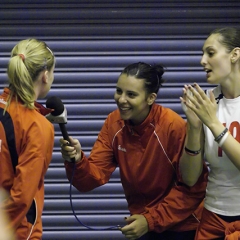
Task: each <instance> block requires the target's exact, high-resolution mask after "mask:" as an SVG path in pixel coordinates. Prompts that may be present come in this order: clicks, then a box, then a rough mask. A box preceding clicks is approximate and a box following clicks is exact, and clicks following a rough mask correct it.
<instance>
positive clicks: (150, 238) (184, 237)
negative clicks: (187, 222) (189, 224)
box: [139, 230, 196, 240]
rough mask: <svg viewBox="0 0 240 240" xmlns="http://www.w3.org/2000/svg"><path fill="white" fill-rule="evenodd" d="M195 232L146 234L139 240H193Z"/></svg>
mask: <svg viewBox="0 0 240 240" xmlns="http://www.w3.org/2000/svg"><path fill="white" fill-rule="evenodd" d="M195 233H196V231H195V230H194V231H187V232H172V231H165V232H163V233H156V232H148V233H146V234H145V235H143V236H142V237H140V238H139V240H194V237H195Z"/></svg>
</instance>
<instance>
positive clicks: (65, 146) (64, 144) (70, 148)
mask: <svg viewBox="0 0 240 240" xmlns="http://www.w3.org/2000/svg"><path fill="white" fill-rule="evenodd" d="M46 107H47V108H50V109H53V112H51V113H50V114H48V115H46V118H47V119H48V120H49V121H50V122H52V123H58V124H59V127H60V130H61V132H62V135H63V139H60V144H61V152H62V157H63V158H64V159H65V160H67V161H70V162H75V156H77V158H76V159H80V158H81V150H80V151H79V152H80V156H79V154H77V151H76V149H75V147H74V146H75V145H78V144H77V143H76V141H77V142H78V140H73V139H72V138H71V139H70V138H69V136H68V132H67V129H66V124H67V110H66V108H65V107H64V105H63V103H62V101H61V99H60V98H58V97H55V96H53V97H50V98H48V99H47V101H46ZM76 147H78V146H76ZM79 149H81V146H80V143H79V147H78V150H79Z"/></svg>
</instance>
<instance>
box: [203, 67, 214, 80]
mask: <svg viewBox="0 0 240 240" xmlns="http://www.w3.org/2000/svg"><path fill="white" fill-rule="evenodd" d="M204 71H205V72H206V76H207V78H208V77H210V73H211V72H212V70H209V69H206V68H205V69H204Z"/></svg>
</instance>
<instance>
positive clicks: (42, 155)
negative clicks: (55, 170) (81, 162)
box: [2, 123, 54, 229]
mask: <svg viewBox="0 0 240 240" xmlns="http://www.w3.org/2000/svg"><path fill="white" fill-rule="evenodd" d="M47 130H48V129H47ZM42 131H46V129H42V128H41V127H40V126H39V125H38V124H37V123H32V125H31V126H30V128H29V129H27V130H26V135H25V136H24V139H23V141H22V143H21V152H20V153H18V155H19V156H18V165H17V166H16V174H15V176H14V180H13V185H12V187H11V189H10V193H9V196H8V197H7V198H6V199H5V200H4V201H3V205H2V207H3V209H4V211H5V212H6V214H7V215H8V216H9V219H10V221H9V224H10V225H11V226H10V227H11V228H13V229H16V228H17V227H18V226H19V224H20V223H21V222H22V220H23V219H24V218H25V216H26V214H27V212H28V210H29V208H30V206H31V204H32V202H33V199H34V197H35V195H36V193H37V191H38V189H39V188H40V186H41V185H42V184H43V177H44V174H45V171H46V169H47V167H48V166H46V162H47V161H46V152H48V153H49V154H48V155H49V156H50V157H51V156H52V155H51V154H50V153H52V148H53V141H52V143H51V144H49V145H48V146H46V145H45V144H43V143H44V142H45V139H44V135H43V134H42ZM51 131H52V132H51V135H52V138H51V140H53V137H54V130H53V128H52V130H51ZM36 136H37V137H36ZM47 142H49V141H47ZM46 148H47V149H46ZM49 161H50V160H49ZM44 169H45V171H44Z"/></svg>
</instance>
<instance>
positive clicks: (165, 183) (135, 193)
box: [65, 104, 207, 232]
mask: <svg viewBox="0 0 240 240" xmlns="http://www.w3.org/2000/svg"><path fill="white" fill-rule="evenodd" d="M185 132H186V122H185V121H184V120H183V119H182V118H181V117H180V116H179V115H178V114H176V113H175V112H173V111H172V110H170V109H168V108H164V107H163V106H160V105H157V104H154V105H153V106H152V108H151V111H150V113H149V115H148V117H147V118H146V119H145V121H144V122H143V123H142V124H141V125H139V126H131V125H130V123H129V122H128V121H123V120H122V119H121V117H120V114H119V111H118V110H115V111H113V112H112V113H110V114H109V116H108V117H107V119H106V120H105V123H104V125H103V127H102V129H101V132H100V133H99V135H98V138H97V140H96V142H95V144H94V146H93V149H92V151H91V153H90V156H89V157H88V158H87V157H86V155H84V153H83V152H82V156H83V157H82V161H80V162H78V163H77V164H76V169H75V174H74V178H73V185H74V186H75V187H76V188H77V189H78V190H79V191H83V192H86V191H90V190H92V189H94V188H96V187H98V186H100V185H103V184H105V183H107V182H108V180H109V178H110V177H111V174H112V172H113V171H114V170H115V168H116V167H117V166H119V169H120V174H121V181H122V185H123V188H124V192H125V195H126V200H127V202H128V208H129V211H130V213H131V214H143V215H144V216H145V217H146V219H147V221H148V227H149V231H155V232H162V231H165V230H167V229H168V230H172V231H188V230H194V229H196V227H197V226H198V223H199V221H198V219H199V218H200V217H201V210H202V204H201V203H202V201H203V199H204V196H205V188H206V181H207V179H206V177H207V168H206V167H205V168H204V171H203V174H202V176H201V177H200V179H199V181H198V183H196V185H195V186H193V187H191V188H190V187H187V186H186V185H184V184H183V183H181V178H180V176H179V174H178V172H179V171H178V164H179V158H180V156H181V153H182V149H183V145H184V140H185ZM65 167H66V173H67V176H68V179H69V180H70V179H71V177H72V176H71V175H72V168H73V163H70V162H67V161H65ZM194 212H195V214H194ZM197 218H198V219H197Z"/></svg>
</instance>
